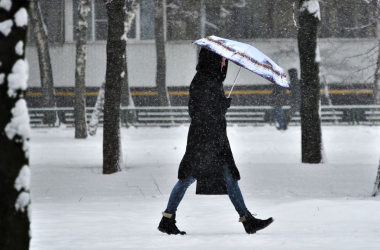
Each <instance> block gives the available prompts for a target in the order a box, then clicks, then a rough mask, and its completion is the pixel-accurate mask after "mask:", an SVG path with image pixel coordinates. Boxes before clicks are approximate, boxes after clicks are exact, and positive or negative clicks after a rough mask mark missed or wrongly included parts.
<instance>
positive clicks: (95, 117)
mask: <svg viewBox="0 0 380 250" xmlns="http://www.w3.org/2000/svg"><path fill="white" fill-rule="evenodd" d="M131 6H132V7H131V11H128V20H127V21H126V22H125V23H124V35H123V39H124V40H125V41H127V34H128V32H129V30H130V28H131V26H132V22H133V19H134V18H135V16H136V11H137V9H138V4H137V2H135V1H134V2H133V3H132V4H131ZM123 68H124V77H123V87H122V97H121V104H122V105H123V106H130V105H131V104H132V105H133V103H132V98H131V93H130V89H129V82H128V65H127V52H125V58H124V62H123ZM104 88H105V84H102V86H101V87H100V89H99V94H98V98H97V100H96V104H95V110H94V111H93V113H92V117H91V121H90V126H89V129H88V131H89V133H90V135H91V136H93V135H95V134H96V129H97V128H98V124H99V117H100V114H101V113H102V112H103V107H104Z"/></svg>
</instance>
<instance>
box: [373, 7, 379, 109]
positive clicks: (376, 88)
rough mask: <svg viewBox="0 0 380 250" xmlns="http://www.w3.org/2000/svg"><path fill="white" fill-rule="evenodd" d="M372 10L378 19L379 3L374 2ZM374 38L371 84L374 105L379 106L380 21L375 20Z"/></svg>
mask: <svg viewBox="0 0 380 250" xmlns="http://www.w3.org/2000/svg"><path fill="white" fill-rule="evenodd" d="M373 4H374V10H375V16H376V17H378V13H379V7H380V6H379V5H380V4H379V2H378V1H377V0H376V1H374V3H373ZM376 38H377V50H378V51H377V61H376V69H375V74H374V83H373V90H374V91H373V94H374V98H373V99H374V104H375V105H380V20H379V18H377V22H376Z"/></svg>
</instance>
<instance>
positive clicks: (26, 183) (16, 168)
mask: <svg viewBox="0 0 380 250" xmlns="http://www.w3.org/2000/svg"><path fill="white" fill-rule="evenodd" d="M28 7H29V1H27V0H18V1H12V0H2V1H0V96H1V97H0V100H1V101H0V117H1V119H0V131H1V133H0V180H1V181H0V249H25V250H27V249H29V242H30V232H29V230H30V211H29V207H30V192H29V187H30V168H29V146H28V141H29V131H30V126H29V115H28V108H27V106H26V101H25V99H24V97H25V90H26V88H27V81H28V77H29V76H28V63H27V62H26V60H25V46H26V30H27V26H28V13H27V10H28Z"/></svg>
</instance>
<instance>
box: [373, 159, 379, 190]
mask: <svg viewBox="0 0 380 250" xmlns="http://www.w3.org/2000/svg"><path fill="white" fill-rule="evenodd" d="M379 194H380V163H379V167H378V169H377V175H376V179H375V186H374V187H373V191H372V196H378V195H379Z"/></svg>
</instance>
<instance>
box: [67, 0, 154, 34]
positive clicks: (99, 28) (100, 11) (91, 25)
mask: <svg viewBox="0 0 380 250" xmlns="http://www.w3.org/2000/svg"><path fill="white" fill-rule="evenodd" d="M149 1H150V0H149ZM149 1H148V2H149ZM144 2H145V1H144ZM79 4H80V0H74V1H73V18H74V27H73V28H74V40H76V30H77V25H78V11H79ZM130 4H131V2H129V1H128V2H127V8H128V9H130V7H131V6H130ZM136 19H139V11H138V13H136V18H135V19H134V20H133V23H132V26H131V29H130V30H129V32H128V38H131V39H136V38H137V32H136V31H137V28H138V27H136V26H137V25H136ZM153 20H154V17H153ZM87 22H88V25H87V40H89V41H95V40H100V41H101V40H107V37H108V15H107V9H106V6H105V5H104V2H103V0H90V11H89V13H88V16H87ZM153 30H154V28H153Z"/></svg>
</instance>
